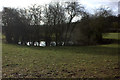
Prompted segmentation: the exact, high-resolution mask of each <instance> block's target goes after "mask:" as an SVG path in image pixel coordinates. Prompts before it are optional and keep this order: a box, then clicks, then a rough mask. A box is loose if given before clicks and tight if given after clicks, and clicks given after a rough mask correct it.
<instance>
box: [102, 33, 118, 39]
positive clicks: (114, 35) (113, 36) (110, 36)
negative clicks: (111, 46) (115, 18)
mask: <svg viewBox="0 0 120 80" xmlns="http://www.w3.org/2000/svg"><path fill="white" fill-rule="evenodd" d="M103 37H104V38H105V39H120V33H109V34H105V35H103Z"/></svg>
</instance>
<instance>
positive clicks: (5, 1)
mask: <svg viewBox="0 0 120 80" xmlns="http://www.w3.org/2000/svg"><path fill="white" fill-rule="evenodd" d="M51 1H52V2H53V1H58V0H0V11H2V8H3V7H15V8H23V7H28V6H31V5H32V4H40V5H44V4H47V3H50V2H51ZM59 1H60V2H62V1H70V0H59ZM77 1H79V2H80V3H81V4H82V5H83V6H84V7H85V8H86V9H87V10H88V11H89V12H91V13H93V12H94V10H95V9H96V8H98V7H100V6H105V7H110V8H111V9H112V10H113V12H114V14H118V1H119V0H77Z"/></svg>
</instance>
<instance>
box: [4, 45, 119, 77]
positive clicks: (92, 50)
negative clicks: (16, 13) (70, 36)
mask: <svg viewBox="0 0 120 80" xmlns="http://www.w3.org/2000/svg"><path fill="white" fill-rule="evenodd" d="M2 56H3V65H2V67H3V78H15V77H17V78H24V77H25V78H37V77H43V78H49V77H55V78H63V77H64V78H65V77H73V78H74V77H75V78H92V77H98V78H106V77H107V78H108V77H116V76H119V74H118V73H119V72H118V71H119V68H118V45H117V44H110V45H98V46H79V47H75V46H74V47H44V48H43V47H27V46H19V45H11V44H5V43H3V54H2Z"/></svg>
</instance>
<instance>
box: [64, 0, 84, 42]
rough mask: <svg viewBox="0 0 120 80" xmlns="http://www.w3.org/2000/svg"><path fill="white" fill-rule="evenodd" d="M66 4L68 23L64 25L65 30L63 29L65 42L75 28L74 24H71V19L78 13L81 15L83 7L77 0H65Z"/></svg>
mask: <svg viewBox="0 0 120 80" xmlns="http://www.w3.org/2000/svg"><path fill="white" fill-rule="evenodd" d="M66 3H67V6H66V8H65V9H66V12H67V14H68V20H67V21H68V25H67V27H66V31H65V38H64V39H65V43H67V42H68V39H69V37H70V36H71V33H72V31H73V30H74V28H75V25H74V26H71V23H72V20H73V18H74V17H76V16H79V15H83V13H84V7H83V6H82V5H81V4H79V3H78V2H66Z"/></svg>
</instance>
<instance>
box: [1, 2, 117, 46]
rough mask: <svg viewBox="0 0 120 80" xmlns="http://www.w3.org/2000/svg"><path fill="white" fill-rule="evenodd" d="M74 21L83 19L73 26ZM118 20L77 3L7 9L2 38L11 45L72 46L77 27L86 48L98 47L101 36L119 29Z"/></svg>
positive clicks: (102, 11) (108, 10)
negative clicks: (53, 44) (19, 43)
mask: <svg viewBox="0 0 120 80" xmlns="http://www.w3.org/2000/svg"><path fill="white" fill-rule="evenodd" d="M75 17H78V18H80V19H79V20H77V21H76V22H73V19H75ZM118 20H119V17H117V16H114V15H112V11H111V10H110V9H108V8H99V9H97V10H96V12H95V13H94V14H90V13H89V12H87V11H86V10H85V8H84V7H83V6H82V5H81V4H79V3H78V2H65V3H59V2H55V3H50V4H46V5H44V6H41V5H36V4H35V5H33V6H31V7H28V8H24V9H15V8H9V7H4V9H3V11H2V22H3V27H2V28H3V34H5V36H6V41H7V42H8V43H15V44H17V43H18V42H22V43H26V42H33V43H34V42H36V41H37V42H40V41H41V40H43V41H45V42H46V46H50V42H51V41H55V42H56V46H60V45H62V42H64V45H69V41H71V40H72V39H71V38H72V36H73V35H74V36H76V35H75V34H74V33H73V31H74V30H75V29H76V27H77V26H78V28H79V31H80V33H78V35H79V34H80V35H82V36H83V37H81V36H79V37H80V41H81V42H83V43H85V44H88V43H90V44H93V43H99V42H101V41H102V34H103V33H105V32H107V31H108V29H110V28H111V27H113V26H114V27H115V28H118V23H117V21H118Z"/></svg>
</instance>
